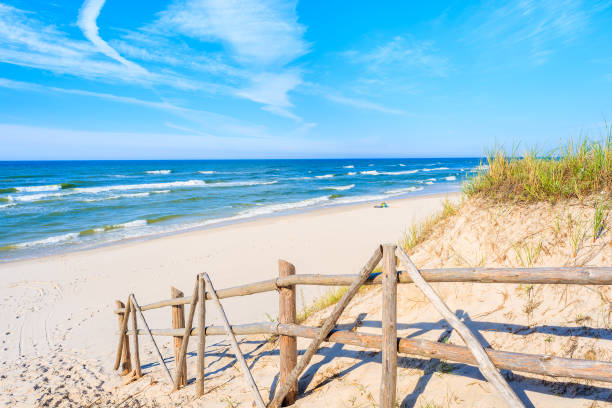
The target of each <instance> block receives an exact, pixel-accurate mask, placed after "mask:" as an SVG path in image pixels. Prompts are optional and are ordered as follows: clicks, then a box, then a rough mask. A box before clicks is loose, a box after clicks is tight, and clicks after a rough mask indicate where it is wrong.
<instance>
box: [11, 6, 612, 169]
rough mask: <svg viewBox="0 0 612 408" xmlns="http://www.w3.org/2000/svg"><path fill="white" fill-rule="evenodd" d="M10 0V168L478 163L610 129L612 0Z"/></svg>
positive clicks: (599, 133) (611, 103) (596, 135)
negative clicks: (243, 161) (70, 163)
mask: <svg viewBox="0 0 612 408" xmlns="http://www.w3.org/2000/svg"><path fill="white" fill-rule="evenodd" d="M1 1H2V0H0V160H56V159H221V158H343V157H351V158H352V157H449V156H451V157H466V156H468V157H475V156H481V155H482V154H483V153H484V152H486V150H487V149H491V148H493V147H495V146H504V147H506V148H512V147H517V146H518V147H519V148H531V147H536V148H539V149H544V150H546V149H552V148H554V147H556V146H558V145H559V144H560V143H562V142H563V141H565V140H567V139H568V138H577V137H581V136H588V137H600V136H601V135H602V134H603V132H604V130H605V123H606V121H608V122H610V121H612V45H611V44H612V2H611V1H605V2H598V1H588V2H587V1H585V2H582V1H564V0H541V1H530V0H523V1H517V2H495V1H487V2H469V1H455V2H453V1H450V2H449V1H444V2H442V1H440V2H439V1H431V2H409V1H386V2H372V1H357V0H354V1H351V2H340V1H325V2H323V1H303V2H294V1H282V0H240V1H235V0H169V1H168V0H167V1H157V0H150V1H146V2H143V1H137V2H133V1H119V0H85V1H83V2H81V1H78V0H66V1H55V2H53V1H44V2H43V1H38V0H13V1H9V2H1Z"/></svg>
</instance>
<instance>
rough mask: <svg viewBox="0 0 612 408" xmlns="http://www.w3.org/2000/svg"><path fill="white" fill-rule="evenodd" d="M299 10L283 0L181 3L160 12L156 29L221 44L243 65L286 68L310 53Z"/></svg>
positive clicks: (191, 0) (189, 0) (293, 4)
mask: <svg viewBox="0 0 612 408" xmlns="http://www.w3.org/2000/svg"><path fill="white" fill-rule="evenodd" d="M295 7H296V3H295V2H294V1H282V0H181V1H177V2H175V3H174V4H172V5H171V6H170V7H169V8H168V9H167V10H166V11H164V12H162V13H160V19H159V21H158V22H157V23H156V24H155V25H154V26H157V27H158V28H162V29H165V30H173V31H175V32H177V33H180V34H183V35H186V36H189V37H193V38H197V39H199V40H201V41H205V42H211V41H221V42H222V43H223V44H225V45H227V46H228V48H229V49H230V52H231V53H232V55H233V57H234V58H235V59H236V60H237V61H239V62H241V63H246V64H258V65H263V66H269V65H283V64H286V63H288V62H291V61H293V60H294V59H296V58H297V57H299V56H301V55H303V54H305V53H306V52H308V44H307V43H306V42H305V41H304V40H303V39H302V35H303V34H304V31H305V28H304V27H303V26H302V25H301V24H299V23H298V22H297V16H296V13H295Z"/></svg>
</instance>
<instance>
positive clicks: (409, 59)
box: [344, 35, 450, 77]
mask: <svg viewBox="0 0 612 408" xmlns="http://www.w3.org/2000/svg"><path fill="white" fill-rule="evenodd" d="M344 55H345V56H346V57H347V58H348V60H349V61H350V62H353V63H357V64H361V65H363V67H364V68H365V69H366V70H367V71H369V72H370V73H371V74H373V75H376V76H381V77H388V76H397V75H403V76H407V75H414V72H415V71H418V72H419V73H422V74H425V75H426V76H436V77H445V76H447V75H448V72H449V70H450V66H449V62H448V59H447V58H446V57H444V56H441V55H439V54H438V53H437V51H436V49H435V47H434V44H433V42H431V41H416V40H414V39H412V38H410V37H406V36H399V35H398V36H395V37H393V38H392V39H391V40H389V41H386V42H384V43H381V44H378V45H376V46H375V47H372V48H370V49H369V50H365V51H355V50H351V51H347V52H345V53H344Z"/></svg>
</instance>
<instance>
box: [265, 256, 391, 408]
mask: <svg viewBox="0 0 612 408" xmlns="http://www.w3.org/2000/svg"><path fill="white" fill-rule="evenodd" d="M381 258H382V248H381V247H378V248H376V251H374V254H373V255H372V256H371V257H370V259H369V260H368V262H367V263H366V264H365V266H364V267H363V268H362V269H361V272H360V273H359V277H358V278H357V279H355V280H354V281H353V283H352V284H351V286H349V288H348V290H347V291H346V292H345V293H344V295H342V298H341V299H340V301H338V303H336V305H335V306H334V309H333V310H332V312H331V314H330V315H329V317H328V318H327V319H326V320H325V322H324V323H323V326H322V327H321V332H320V333H319V336H318V337H316V338H315V339H314V340H313V341H312V342H311V343H310V345H309V346H308V349H306V352H305V353H304V355H303V356H302V358H301V359H300V361H299V362H298V363H297V365H296V366H295V367H294V368H293V370H292V371H291V374H290V375H289V377H287V380H286V382H285V383H283V384H279V386H278V387H277V389H276V393H275V395H274V398H273V399H272V401H271V402H270V404H269V405H268V406H269V407H271V408H278V407H279V406H280V404H281V402H282V401H283V400H284V399H285V397H286V396H287V393H288V392H289V389H290V388H291V387H292V385H293V384H297V380H298V378H299V376H300V375H301V374H302V372H303V371H304V370H305V369H306V367H307V366H308V364H309V363H310V360H311V359H312V357H313V356H314V354H315V353H316V352H317V350H318V349H319V346H320V345H321V343H322V342H323V340H324V339H325V338H326V337H327V336H328V335H329V332H330V331H331V330H332V329H333V328H334V326H335V325H336V322H337V321H338V319H339V318H340V315H341V314H342V312H343V311H344V309H345V308H346V306H347V305H348V304H349V302H350V300H351V299H352V298H353V296H355V294H356V293H357V291H358V290H359V288H360V287H361V285H363V282H365V281H366V279H368V277H369V276H370V274H371V273H372V271H373V270H374V268H375V267H376V265H378V262H379V261H380V259H381Z"/></svg>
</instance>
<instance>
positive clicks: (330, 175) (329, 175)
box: [315, 174, 334, 179]
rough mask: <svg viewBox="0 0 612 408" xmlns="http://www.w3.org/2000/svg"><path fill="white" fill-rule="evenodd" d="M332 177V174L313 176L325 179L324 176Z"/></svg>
mask: <svg viewBox="0 0 612 408" xmlns="http://www.w3.org/2000/svg"><path fill="white" fill-rule="evenodd" d="M332 177H334V175H333V174H324V175H322V176H315V178H318V179H326V178H332Z"/></svg>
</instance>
